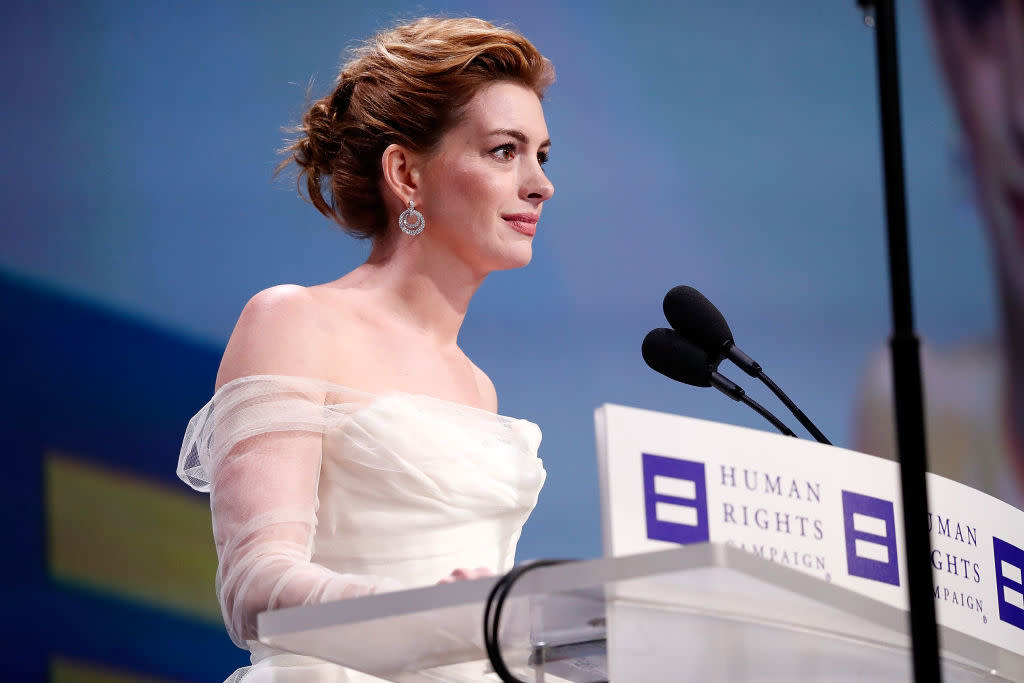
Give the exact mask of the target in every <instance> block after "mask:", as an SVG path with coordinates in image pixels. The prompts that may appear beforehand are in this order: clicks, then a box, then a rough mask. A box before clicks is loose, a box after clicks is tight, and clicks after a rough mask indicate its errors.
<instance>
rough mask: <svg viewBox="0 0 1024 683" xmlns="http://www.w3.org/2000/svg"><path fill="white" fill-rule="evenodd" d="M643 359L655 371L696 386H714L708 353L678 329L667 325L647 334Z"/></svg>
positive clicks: (643, 348)
mask: <svg viewBox="0 0 1024 683" xmlns="http://www.w3.org/2000/svg"><path fill="white" fill-rule="evenodd" d="M642 351H643V356H644V361H645V362H646V363H647V365H649V366H650V367H651V369H652V370H654V371H655V372H659V373H661V374H663V375H665V376H666V377H669V378H671V379H674V380H676V381H677V382H682V383H683V384H691V385H693V386H695V387H709V386H711V369H712V368H711V365H710V363H709V362H708V360H709V359H708V354H707V353H706V352H705V351H704V350H703V349H701V348H698V347H697V346H696V345H694V344H693V343H692V342H689V341H687V340H686V339H684V338H683V337H681V336H680V335H679V334H677V333H676V332H675V331H673V330H670V329H668V328H665V327H659V328H658V329H656V330H651V331H650V332H648V333H647V336H646V337H644V343H643V347H642Z"/></svg>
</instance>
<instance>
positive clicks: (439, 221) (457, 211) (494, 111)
mask: <svg viewBox="0 0 1024 683" xmlns="http://www.w3.org/2000/svg"><path fill="white" fill-rule="evenodd" d="M550 146H551V142H550V140H549V139H548V129H547V124H545V122H544V112H543V110H542V109H541V104H540V99H539V98H538V97H537V95H536V93H534V92H533V91H532V90H530V89H529V88H526V87H524V86H521V85H518V84H516V83H508V82H498V83H493V84H491V85H487V86H485V87H483V88H482V89H481V90H480V91H479V92H477V94H476V95H475V96H474V97H473V99H472V100H470V102H469V104H468V105H467V106H466V110H465V115H464V116H463V118H462V119H461V121H460V122H459V123H458V124H457V125H456V126H455V127H454V128H452V129H451V130H450V131H448V133H446V134H445V135H444V137H442V138H441V141H440V143H439V144H438V148H437V149H436V150H435V151H434V152H433V153H432V154H431V155H430V156H429V157H428V158H427V159H426V160H425V161H424V163H423V165H422V172H421V174H420V178H419V188H418V189H419V202H418V204H417V207H416V208H417V209H419V210H420V211H422V212H423V215H424V216H425V218H426V221H427V226H426V230H425V231H424V233H423V235H421V236H420V238H423V237H427V238H428V239H429V240H430V241H431V242H433V243H437V244H443V245H445V246H446V247H447V248H448V249H450V250H452V251H453V252H454V253H455V254H456V255H458V256H459V257H460V258H461V259H462V260H463V261H464V262H466V263H467V264H469V265H470V267H471V268H473V269H474V270H475V271H477V272H478V273H480V274H481V275H485V274H487V273H488V272H491V271H494V270H502V269H506V268H517V267H520V266H524V265H526V264H527V263H529V262H530V258H531V256H532V255H533V247H532V243H533V236H534V233H535V232H536V231H537V230H538V228H539V224H538V222H537V221H538V219H539V218H540V213H541V208H542V206H543V204H544V202H545V201H547V200H548V199H549V198H550V197H551V195H552V194H553V193H554V191H555V188H554V186H552V184H551V182H550V181H549V180H548V178H547V175H545V173H544V170H543V168H542V166H543V164H544V162H546V161H547V156H548V149H549V147H550ZM428 235H429V236H428Z"/></svg>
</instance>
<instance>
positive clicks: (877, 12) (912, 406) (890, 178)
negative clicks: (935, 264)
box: [857, 0, 942, 683]
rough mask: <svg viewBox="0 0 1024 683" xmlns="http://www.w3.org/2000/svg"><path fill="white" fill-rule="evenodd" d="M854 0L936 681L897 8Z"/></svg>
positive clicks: (925, 646) (899, 411) (919, 599)
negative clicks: (874, 122) (869, 34)
mask: <svg viewBox="0 0 1024 683" xmlns="http://www.w3.org/2000/svg"><path fill="white" fill-rule="evenodd" d="M857 4H858V6H859V7H860V8H861V9H862V10H864V12H865V16H864V20H865V23H866V24H867V25H868V26H872V25H873V26H874V29H875V55H876V60H877V67H878V99H879V105H880V115H881V124H882V158H883V171H884V178H885V213H886V224H887V229H888V242H889V278H890V288H891V297H892V321H893V323H892V324H893V333H892V337H891V338H890V340H889V344H890V348H891V350H892V380H893V394H894V403H895V412H896V415H895V417H896V441H897V452H898V454H899V462H900V485H901V488H902V493H903V532H904V537H905V539H906V544H907V577H908V583H909V586H908V592H909V595H910V640H911V648H912V652H913V663H914V681H916V682H917V683H932V682H933V681H936V682H937V681H941V680H942V677H941V670H940V666H939V639H938V633H937V630H936V623H935V595H934V592H933V591H934V588H933V584H932V565H931V538H930V536H929V531H928V489H927V484H926V480H925V472H926V470H927V465H928V463H927V456H926V454H925V431H924V397H923V395H922V391H921V361H920V354H919V342H918V339H917V335H916V333H915V332H914V312H913V307H912V305H911V294H910V256H909V249H908V241H907V208H906V193H905V189H904V184H903V182H904V181H903V137H902V130H901V125H902V123H901V116H900V89H899V64H898V61H897V56H896V13H895V8H894V7H893V0H858V2H857Z"/></svg>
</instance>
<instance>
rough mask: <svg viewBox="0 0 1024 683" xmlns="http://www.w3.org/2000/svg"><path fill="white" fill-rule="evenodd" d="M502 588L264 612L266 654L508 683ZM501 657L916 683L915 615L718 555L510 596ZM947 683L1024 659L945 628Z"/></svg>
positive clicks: (1022, 676)
mask: <svg viewBox="0 0 1024 683" xmlns="http://www.w3.org/2000/svg"><path fill="white" fill-rule="evenodd" d="M494 581H495V579H478V580H475V581H466V582H461V583H455V584H446V585H440V586H432V587H428V588H421V589H414V590H408V591H401V592H397V593H386V594H381V595H372V596H367V597H363V598H356V599H352V600H342V601H337V602H333V603H327V604H322V605H313V606H307V607H296V608H289V609H282V610H276V611H272V612H265V613H263V614H261V615H260V616H259V632H260V640H261V641H262V642H264V643H265V644H267V645H270V646H272V647H275V648H279V649H283V650H288V651H291V652H295V653H299V654H307V655H311V656H315V657H319V658H321V659H325V660H328V661H332V662H335V663H337V664H341V665H344V666H347V667H350V668H353V669H356V670H359V671H363V672H365V673H369V674H372V675H374V676H377V677H380V678H383V679H385V680H391V681H399V682H401V683H406V682H408V683H412V682H420V681H423V682H426V681H435V682H436V681H451V682H453V683H454V682H458V683H463V682H469V681H473V682H477V681H484V680H497V677H495V676H494V675H493V674H489V676H490V677H488V673H487V672H489V671H490V667H489V664H488V662H487V660H486V656H485V654H484V647H483V635H482V634H483V630H482V618H483V613H484V603H485V600H486V597H487V594H488V592H489V591H490V589H491V587H492V586H493V585H494ZM510 601H511V603H510V604H509V606H507V607H506V613H507V617H506V618H505V619H503V622H502V623H503V631H502V639H501V641H502V652H503V654H504V657H505V660H506V662H508V664H509V666H510V668H511V669H512V670H513V672H514V673H515V674H516V675H517V676H518V677H519V678H520V679H522V680H524V681H538V682H542V681H550V682H554V683H561V682H562V681H572V682H574V683H596V682H597V681H608V680H610V681H645V682H647V683H660V682H665V683H668V682H670V681H671V682H678V681H691V680H692V681H755V680H756V681H780V682H782V681H790V682H798V681H862V680H872V681H906V680H910V678H911V670H910V665H911V663H910V656H909V649H908V648H909V639H908V636H907V614H906V612H905V611H904V610H900V609H898V608H894V607H892V606H890V605H887V604H885V603H883V602H880V601H876V600H872V599H870V598H865V597H864V596H862V595H859V594H857V593H855V592H853V591H850V590H847V589H844V588H842V587H840V586H836V585H834V584H830V583H826V582H824V581H817V580H812V579H808V577H807V576H805V575H804V574H802V573H800V572H798V571H796V570H793V569H790V568H787V567H783V566H780V565H779V564H777V563H774V562H771V561H768V560H764V559H762V558H759V557H757V556H755V555H752V554H750V553H748V552H745V551H742V550H738V549H736V548H733V547H729V546H725V545H722V544H715V543H706V544H699V545H692V546H685V547H680V548H676V549H671V550H663V551H656V552H652V553H644V554H641V555H634V556H624V557H615V558H602V559H597V560H589V561H585V562H572V563H566V564H562V565H556V566H552V567H544V568H539V569H537V570H535V571H532V572H529V573H527V574H525V575H524V576H523V577H522V579H521V580H520V581H519V582H518V583H517V584H516V586H515V587H514V588H513V591H512V593H511V596H510ZM940 640H941V642H942V646H943V651H942V654H943V675H944V680H945V681H991V680H1010V681H1020V680H1024V657H1021V656H1019V655H1017V654H1015V653H1013V652H1009V651H1006V650H1003V649H1001V648H999V647H996V646H993V645H991V644H989V643H985V642H983V641H980V640H978V639H976V638H972V637H970V636H965V635H963V634H961V633H958V632H956V631H954V630H951V629H948V628H943V627H940Z"/></svg>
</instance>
